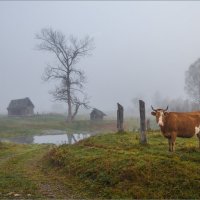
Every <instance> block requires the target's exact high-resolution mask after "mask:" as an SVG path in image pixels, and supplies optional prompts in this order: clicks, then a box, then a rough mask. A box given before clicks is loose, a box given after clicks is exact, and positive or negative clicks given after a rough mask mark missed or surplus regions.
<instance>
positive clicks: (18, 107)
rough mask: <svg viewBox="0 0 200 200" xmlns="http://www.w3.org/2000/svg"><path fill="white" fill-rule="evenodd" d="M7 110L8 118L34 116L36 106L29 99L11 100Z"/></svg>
mask: <svg viewBox="0 0 200 200" xmlns="http://www.w3.org/2000/svg"><path fill="white" fill-rule="evenodd" d="M7 110H8V116H31V115H34V105H33V103H32V102H31V100H30V99H29V98H28V97H27V98H24V99H15V100H11V101H10V103H9V105H8V108H7Z"/></svg>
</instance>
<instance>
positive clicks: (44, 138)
mask: <svg viewBox="0 0 200 200" xmlns="http://www.w3.org/2000/svg"><path fill="white" fill-rule="evenodd" d="M91 135H93V134H92V133H88V132H84V133H66V131H60V130H58V131H53V130H51V131H46V132H45V134H43V135H32V136H30V135H28V136H18V137H13V138H0V141H2V142H14V143H20V144H56V145H61V144H74V143H76V142H78V141H80V140H83V139H85V138H88V137H90V136H91Z"/></svg>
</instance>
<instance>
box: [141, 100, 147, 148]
mask: <svg viewBox="0 0 200 200" xmlns="http://www.w3.org/2000/svg"><path fill="white" fill-rule="evenodd" d="M139 106H140V143H141V144H146V143H147V138H146V132H145V131H146V120H145V103H144V101H142V100H139Z"/></svg>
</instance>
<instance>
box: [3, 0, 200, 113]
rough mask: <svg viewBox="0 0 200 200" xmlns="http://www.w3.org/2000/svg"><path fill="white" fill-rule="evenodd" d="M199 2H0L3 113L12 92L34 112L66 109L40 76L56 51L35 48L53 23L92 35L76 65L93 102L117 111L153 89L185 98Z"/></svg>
mask: <svg viewBox="0 0 200 200" xmlns="http://www.w3.org/2000/svg"><path fill="white" fill-rule="evenodd" d="M199 11H200V2H198V1H192V2H189V1H176V2H173V1H168V2H166V1H163V2H162V1H152V2H151V1H142V2H138V1H125V2H123V1H110V2H106V1H94V2H92V1H85V2H84V1H75V2H70V1H60V2H57V1H41V2H40V1H39V2H38V1H35V2H25V1H19V2H15V1H8V2H6V1H1V2H0V26H1V27H0V69H1V73H0V94H1V95H0V113H6V111H7V110H6V108H7V106H8V104H9V102H10V100H12V99H18V98H24V97H29V98H30V99H31V100H32V102H33V103H34V105H35V112H40V113H41V112H51V111H55V110H56V109H57V110H61V111H66V106H65V104H64V103H62V104H61V105H58V103H57V102H53V99H52V97H51V95H50V94H49V93H48V92H49V90H51V89H53V88H54V86H55V84H56V82H53V81H52V82H48V83H47V82H43V81H42V79H41V77H42V74H43V72H44V68H45V66H46V64H48V63H53V62H54V57H53V56H52V55H51V54H49V53H45V52H42V51H37V50H36V44H38V41H37V40H36V39H35V34H36V33H39V32H40V31H41V29H42V28H49V27H51V28H52V29H54V30H59V31H61V32H62V33H64V34H65V35H66V36H67V35H70V34H72V35H74V36H77V37H79V38H82V37H84V36H85V35H89V36H91V37H93V38H94V43H95V49H94V50H93V52H92V55H91V56H89V57H85V58H84V59H82V60H81V61H80V63H79V66H80V67H81V68H82V69H83V70H84V71H85V73H86V75H87V84H86V85H85V87H86V91H87V94H88V96H89V97H90V105H91V106H92V107H96V108H98V109H100V110H102V111H105V112H106V111H112V110H116V103H117V102H119V103H121V104H122V105H123V106H124V107H127V108H128V107H130V108H131V107H132V106H133V103H132V99H133V98H135V97H139V98H142V99H144V100H145V101H147V102H148V105H151V104H154V102H153V99H155V94H156V93H159V94H160V95H161V96H162V97H168V98H172V99H173V98H180V97H181V98H186V95H185V92H184V80H185V71H186V70H187V69H188V68H189V66H190V65H191V64H192V63H194V62H195V61H196V60H197V59H198V58H199V57H200V25H199V20H200V12H199Z"/></svg>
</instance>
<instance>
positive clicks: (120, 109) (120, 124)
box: [117, 103, 124, 132]
mask: <svg viewBox="0 0 200 200" xmlns="http://www.w3.org/2000/svg"><path fill="white" fill-rule="evenodd" d="M117 107H118V109H117V129H118V132H124V128H123V122H124V108H123V106H122V105H120V104H119V103H117Z"/></svg>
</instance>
